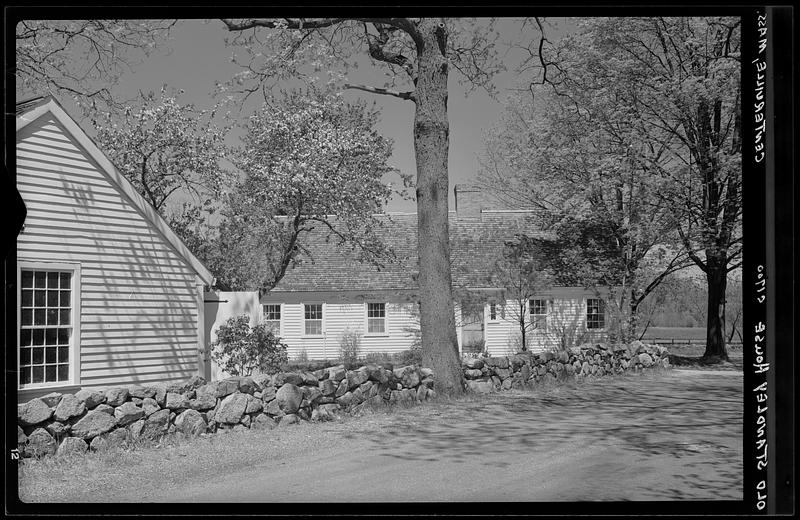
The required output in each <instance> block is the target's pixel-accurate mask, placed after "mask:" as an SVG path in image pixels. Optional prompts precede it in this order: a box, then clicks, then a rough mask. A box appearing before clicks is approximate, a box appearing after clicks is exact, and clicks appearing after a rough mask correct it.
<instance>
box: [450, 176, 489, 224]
mask: <svg viewBox="0 0 800 520" xmlns="http://www.w3.org/2000/svg"><path fill="white" fill-rule="evenodd" d="M453 193H454V194H455V199H456V216H457V217H458V218H463V217H467V218H480V216H481V209H483V207H484V205H485V204H484V200H483V196H482V192H481V190H480V188H478V187H477V186H472V185H470V184H456V185H455V187H454V188H453Z"/></svg>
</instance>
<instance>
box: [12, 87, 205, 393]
mask: <svg viewBox="0 0 800 520" xmlns="http://www.w3.org/2000/svg"><path fill="white" fill-rule="evenodd" d="M16 112H17V114H16V127H17V130H16V182H17V188H18V190H19V192H20V194H21V196H22V198H23V200H24V201H25V204H26V206H27V217H26V219H25V225H24V228H23V230H22V232H21V233H20V235H19V237H18V239H17V259H18V262H17V291H18V295H17V297H18V300H17V301H18V303H19V305H18V314H17V324H18V325H17V329H18V330H17V332H18V340H19V341H18V350H17V353H18V364H19V367H18V368H19V370H18V372H17V374H18V388H19V400H20V401H24V400H27V399H30V398H32V397H35V396H37V395H41V394H45V393H49V392H53V391H57V392H62V393H63V392H72V391H75V390H76V389H77V388H79V387H104V386H112V385H118V384H130V383H140V384H141V383H148V382H157V381H173V380H180V379H185V378H187V377H190V376H192V375H195V374H200V375H204V374H206V373H207V371H208V367H207V366H205V362H204V358H205V350H206V349H207V344H206V339H205V331H204V317H203V291H204V286H208V285H211V284H212V280H213V279H212V275H211V273H210V272H209V271H208V269H206V268H205V267H204V266H203V265H202V264H201V263H200V262H199V261H198V260H197V258H195V257H194V256H193V255H192V253H191V252H189V250H188V249H187V248H186V246H185V245H184V244H183V243H182V242H181V240H180V239H179V238H178V237H177V236H176V235H175V233H174V232H173V231H172V230H171V229H170V228H169V226H168V225H167V224H166V222H165V221H164V220H163V219H162V218H161V217H160V216H159V215H158V214H157V212H156V211H155V209H154V208H153V207H152V206H151V205H150V204H148V203H147V202H146V201H145V200H144V199H143V198H142V197H141V196H140V195H139V194H138V193H137V192H136V190H135V189H134V188H133V186H132V185H131V184H130V183H129V182H128V181H127V180H126V179H125V177H124V176H123V175H122V174H121V173H120V172H119V171H118V170H117V169H116V168H115V167H114V165H113V164H112V163H111V162H110V161H109V159H108V158H107V157H106V156H105V154H104V153H103V151H102V150H100V149H99V148H98V146H97V145H96V144H95V143H94V142H93V141H92V139H91V138H90V137H89V136H88V135H87V134H86V133H85V132H84V131H83V130H82V129H81V128H80V126H79V125H78V124H77V123H76V122H75V120H73V119H72V118H71V117H70V116H69V115H68V114H67V113H66V111H65V110H64V109H63V107H62V106H61V105H60V104H59V103H58V102H57V101H56V100H55V99H53V98H52V97H41V98H36V99H32V100H29V101H26V102H22V103H19V104H18V105H17V111H16Z"/></svg>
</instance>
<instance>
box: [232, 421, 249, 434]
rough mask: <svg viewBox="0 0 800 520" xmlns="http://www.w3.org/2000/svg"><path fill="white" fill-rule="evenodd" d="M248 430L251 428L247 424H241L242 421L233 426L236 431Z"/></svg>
mask: <svg viewBox="0 0 800 520" xmlns="http://www.w3.org/2000/svg"><path fill="white" fill-rule="evenodd" d="M248 430H249V428H248V427H247V426H245V425H244V424H241V423H239V424H235V425H234V426H233V428H231V431H234V432H246V431H248Z"/></svg>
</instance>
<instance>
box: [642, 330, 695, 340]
mask: <svg viewBox="0 0 800 520" xmlns="http://www.w3.org/2000/svg"><path fill="white" fill-rule="evenodd" d="M644 337H645V339H650V338H668V339H669V338H671V339H706V329H705V327H649V328H648V329H647V333H646V334H645V335H644Z"/></svg>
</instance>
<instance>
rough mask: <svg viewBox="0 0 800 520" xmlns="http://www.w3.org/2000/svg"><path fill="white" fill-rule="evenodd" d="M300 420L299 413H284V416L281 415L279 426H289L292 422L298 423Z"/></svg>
mask: <svg viewBox="0 0 800 520" xmlns="http://www.w3.org/2000/svg"><path fill="white" fill-rule="evenodd" d="M287 384H288V383H287ZM281 388H282V387H281ZM299 422H300V417H298V416H297V415H295V414H293V413H291V414H288V415H284V416H283V417H281V420H280V422H279V423H278V428H283V427H284V426H289V425H290V424H297V423H299Z"/></svg>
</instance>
